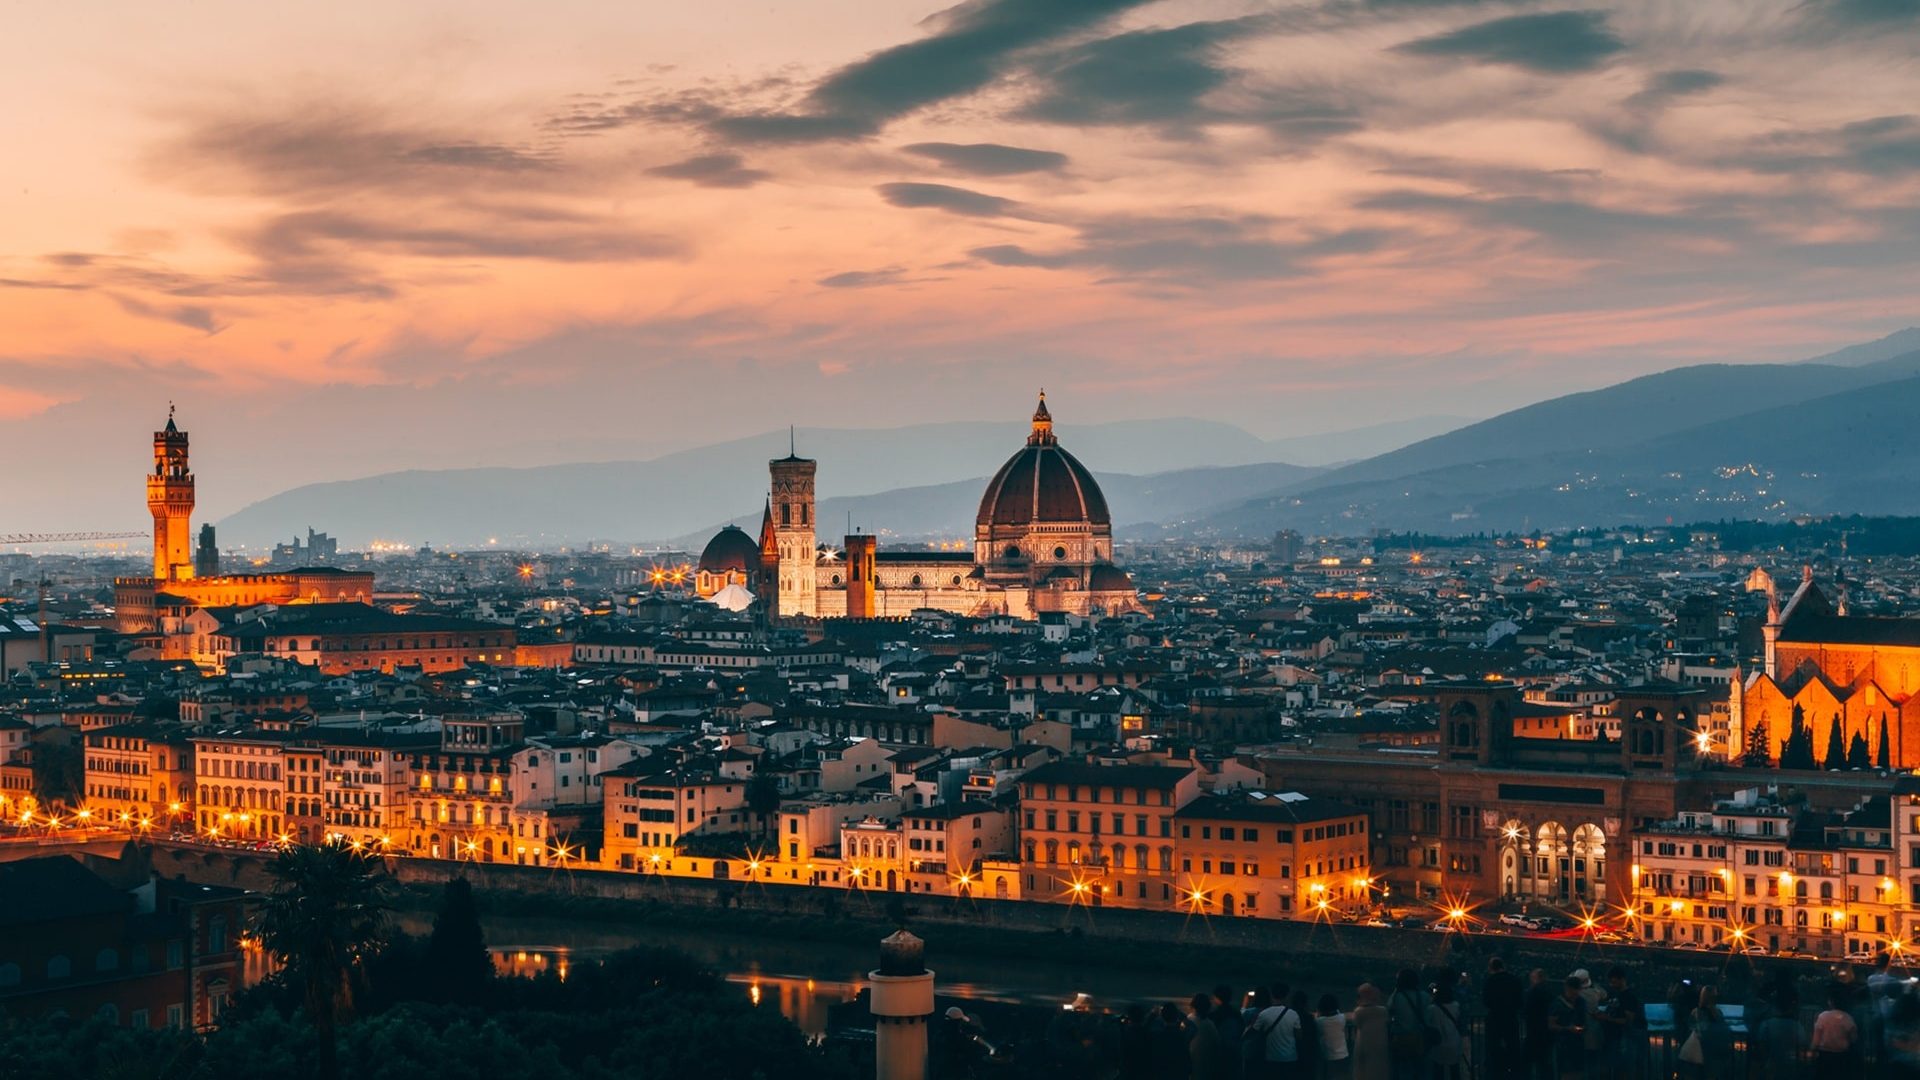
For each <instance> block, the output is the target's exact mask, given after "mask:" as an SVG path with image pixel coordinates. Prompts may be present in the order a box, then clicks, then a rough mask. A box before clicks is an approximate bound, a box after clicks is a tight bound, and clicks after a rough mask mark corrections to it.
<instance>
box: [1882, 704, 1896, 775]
mask: <svg viewBox="0 0 1920 1080" xmlns="http://www.w3.org/2000/svg"><path fill="white" fill-rule="evenodd" d="M1880 767H1881V768H1883V769H1891V768H1893V747H1892V743H1891V741H1890V740H1889V739H1888V738H1887V714H1886V713H1881V714H1880Z"/></svg>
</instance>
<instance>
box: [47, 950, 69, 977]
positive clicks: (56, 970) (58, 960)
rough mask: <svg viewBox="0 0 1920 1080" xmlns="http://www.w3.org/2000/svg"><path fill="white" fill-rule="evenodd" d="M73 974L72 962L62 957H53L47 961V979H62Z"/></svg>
mask: <svg viewBox="0 0 1920 1080" xmlns="http://www.w3.org/2000/svg"><path fill="white" fill-rule="evenodd" d="M71 974H73V961H71V960H68V959H67V958H66V957H65V956H64V955H61V956H55V957H53V958H52V959H49V960H48V961H47V978H49V979H64V978H66V977H67V976H69V975H71Z"/></svg>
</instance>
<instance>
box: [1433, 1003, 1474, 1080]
mask: <svg viewBox="0 0 1920 1080" xmlns="http://www.w3.org/2000/svg"><path fill="white" fill-rule="evenodd" d="M1427 1026H1428V1027H1430V1028H1432V1029H1433V1030H1435V1031H1437V1032H1439V1033H1440V1038H1439V1041H1437V1042H1435V1043H1434V1044H1433V1046H1432V1047H1431V1048H1430V1049H1428V1050H1427V1063H1428V1064H1429V1065H1431V1066H1433V1080H1466V1063H1467V1045H1468V1044H1467V1034H1466V1030H1465V1029H1466V1020H1465V1019H1463V1018H1462V1017H1461V1015H1460V1004H1459V1002H1457V1001H1455V1000H1454V994H1453V987H1452V986H1451V985H1450V984H1448V983H1447V982H1444V981H1443V982H1441V983H1439V984H1438V985H1436V986H1435V987H1434V988H1433V1000H1432V1001H1431V1002H1429V1003H1428V1005H1427Z"/></svg>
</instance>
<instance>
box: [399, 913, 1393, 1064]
mask: <svg viewBox="0 0 1920 1080" xmlns="http://www.w3.org/2000/svg"><path fill="white" fill-rule="evenodd" d="M742 917H743V918H751V916H742ZM481 924H482V928H483V929H484V930H485V932H486V937H487V943H488V945H489V947H490V948H492V950H493V952H494V958H495V964H496V966H497V967H498V968H499V970H500V971H501V972H502V973H503V974H522V975H534V974H539V973H541V972H543V971H545V970H547V969H548V968H549V967H551V968H554V969H555V970H557V971H559V973H560V974H561V975H562V976H563V977H564V975H565V971H566V966H567V965H570V964H572V963H574V962H575V961H578V960H590V959H595V958H598V957H603V956H607V955H610V954H612V953H616V952H619V951H621V950H623V949H628V948H633V947H635V946H641V945H652V946H660V945H665V946H670V947H672V948H674V949H677V950H679V951H681V952H685V953H688V954H690V955H692V956H694V957H696V958H697V959H699V960H701V961H702V962H704V963H706V964H708V965H710V966H712V967H713V968H714V970H716V971H719V972H721V973H722V974H724V975H725V976H726V978H727V979H728V981H730V982H733V983H736V984H738V985H739V986H740V987H741V993H743V994H745V995H747V996H749V997H751V998H752V999H753V1000H755V1001H760V1000H763V999H764V998H765V997H767V996H772V997H773V998H774V999H775V1000H776V1001H777V1003H778V1005H779V1007H780V1011H781V1013H782V1014H784V1015H785V1016H786V1017H787V1018H788V1019H790V1020H792V1021H793V1022H794V1023H795V1024H797V1025H798V1026H799V1027H800V1028H801V1029H802V1030H804V1031H806V1032H808V1033H809V1034H814V1035H818V1034H821V1033H823V1032H824V1031H825V1030H826V1027H827V1012H828V1009H829V1008H830V1007H831V1006H833V1005H836V1004H840V1003H842V1002H847V1001H852V1000H853V999H854V998H855V997H856V996H857V995H858V994H859V992H860V990H861V988H862V987H864V986H865V985H866V981H867V972H868V971H870V970H871V969H872V968H873V967H874V966H875V964H876V963H877V960H878V952H879V943H878V941H875V943H874V945H873V947H872V948H868V949H862V948H859V947H856V946H851V945H844V944H836V943H827V942H816V941H791V940H783V939H781V938H778V937H774V936H762V935H754V934H744V933H743V934H739V935H731V934H718V933H715V932H713V931H711V930H703V931H689V930H685V929H682V928H674V929H672V930H665V931H661V932H658V933H650V932H648V931H647V930H646V929H645V928H644V927H637V926H630V925H620V924H608V923H593V922H585V921H580V920H574V919H562V918H541V917H535V916H522V915H515V916H487V917H483V918H482V920H481ZM400 926H401V929H402V930H403V931H405V932H407V933H410V934H422V935H424V934H426V933H428V932H430V931H431V929H432V916H431V915H427V914H422V913H409V914H406V915H404V916H402V917H401V919H400ZM1087 947H1088V949H1089V950H1094V949H1111V948H1115V946H1112V945H1109V944H1096V943H1092V942H1090V943H1089V944H1088V946H1087ZM1316 959H1323V958H1309V957H1299V958H1296V959H1294V960H1292V961H1290V962H1289V963H1288V964H1287V966H1288V968H1289V969H1291V970H1288V971H1286V972H1275V973H1274V974H1275V975H1276V976H1278V975H1283V974H1284V975H1288V976H1290V977H1291V978H1293V980H1294V984H1295V985H1296V986H1299V987H1302V988H1304V989H1307V990H1309V991H1311V992H1313V993H1314V994H1315V995H1316V996H1317V995H1318V993H1319V992H1320V991H1321V989H1323V987H1322V986H1320V985H1319V983H1320V982H1322V981H1325V982H1329V983H1332V984H1334V985H1332V986H1330V987H1325V988H1328V989H1333V990H1334V991H1335V992H1336V993H1337V994H1338V995H1339V997H1340V999H1341V1000H1342V1002H1343V1003H1344V1004H1348V1005H1351V1004H1352V997H1353V988H1354V986H1355V985H1357V984H1358V982H1359V981H1360V975H1359V974H1358V973H1356V972H1355V971H1354V970H1353V968H1352V967H1351V966H1350V965H1348V964H1335V965H1334V968H1335V970H1332V971H1327V972H1324V973H1323V974H1324V979H1313V978H1310V977H1305V976H1308V975H1309V973H1308V972H1305V971H1301V970H1299V969H1300V967H1302V966H1313V965H1314V962H1315V960H1316ZM927 966H928V967H930V968H932V969H933V970H934V973H935V976H936V979H937V982H936V984H935V985H936V988H937V991H938V993H939V994H941V995H942V996H943V997H953V998H959V999H962V1000H969V1001H989V1002H996V1003H1002V1004H1012V1005H1029V1006H1033V1005H1040V1006H1049V1007H1056V1006H1059V1005H1064V1004H1066V1003H1067V1002H1069V1001H1071V1000H1073V998H1074V996H1075V995H1076V994H1087V995H1089V996H1090V997H1091V998H1092V999H1093V1003H1094V1005H1095V1007H1098V1008H1113V1009H1119V1008H1124V1007H1125V1006H1126V1005H1129V1004H1132V1003H1134V1002H1143V1003H1149V1002H1151V1003H1157V1002H1162V1001H1179V1002H1182V1003H1184V1002H1185V1000H1186V999H1187V998H1188V997H1189V996H1191V995H1192V994H1193V993H1194V992H1195V991H1197V990H1201V989H1207V988H1211V987H1212V986H1213V985H1214V984H1215V982H1216V981H1217V980H1216V978H1215V975H1214V973H1210V972H1206V971H1187V970H1168V969H1166V968H1164V967H1145V966H1139V965H1133V966H1130V965H1128V964H1127V962H1126V961H1125V959H1124V958H1119V959H1116V958H1111V957H1108V958H1103V959H1102V962H1100V963H1087V964H1077V963H1068V962H1062V961H1059V960H1057V959H1049V960H1045V961H1017V960H1016V961H1009V960H1007V959H1005V958H1004V957H969V956H955V955H947V954H942V953H941V951H940V949H939V942H938V940H937V939H936V940H934V941H931V942H929V947H928V956H927ZM1390 974H1391V972H1381V973H1380V974H1379V975H1376V976H1375V977H1376V978H1379V977H1384V976H1386V975H1390ZM1242 985H1244V983H1243V984H1242Z"/></svg>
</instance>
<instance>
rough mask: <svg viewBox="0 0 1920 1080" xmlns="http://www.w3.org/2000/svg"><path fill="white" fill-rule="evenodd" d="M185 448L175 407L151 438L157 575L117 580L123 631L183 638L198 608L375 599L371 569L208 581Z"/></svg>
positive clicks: (175, 653) (117, 614)
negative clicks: (196, 544)
mask: <svg viewBox="0 0 1920 1080" xmlns="http://www.w3.org/2000/svg"><path fill="white" fill-rule="evenodd" d="M187 449H188V448H187V433H186V432H184V431H181V430H180V429H179V427H178V426H176V424H175V423H174V417H173V410H172V409H168V410H167V426H166V427H165V428H163V429H162V430H160V431H156V432H154V433H153V471H152V472H151V473H150V474H148V476H147V508H148V510H150V511H151V512H152V513H153V575H152V576H151V577H132V578H117V579H115V581H114V583H113V603H114V622H115V626H116V628H117V629H118V630H120V631H121V632H122V633H128V634H153V633H160V634H163V635H167V636H171V637H175V638H178V637H179V636H180V634H181V631H180V629H179V626H178V624H179V620H181V619H183V618H184V617H185V616H186V615H187V614H188V613H190V612H191V611H193V610H194V609H197V608H204V607H219V606H250V605H255V604H302V603H315V602H319V601H344V600H358V601H361V602H365V601H367V600H370V599H372V597H373V574H371V573H369V572H366V571H352V570H338V569H332V568H324V567H323V568H313V567H309V568H302V569H297V570H291V571H287V572H285V573H274V574H229V575H223V576H215V577H206V576H201V575H199V574H198V573H196V561H195V554H194V548H193V536H192V528H193V522H192V518H193V505H194V482H193V472H192V469H191V468H190V467H189V464H188V457H187ZM206 539H207V540H208V541H211V539H212V538H211V537H207V538H206ZM216 560H217V553H216ZM185 648H186V647H185V645H184V643H181V644H177V645H173V646H171V647H170V648H169V649H168V652H169V653H170V654H171V658H176V659H177V658H181V657H184V656H185V655H186V651H185Z"/></svg>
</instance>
